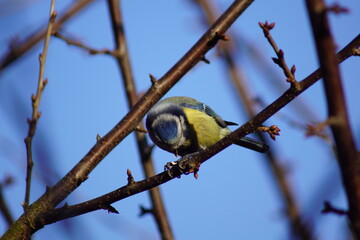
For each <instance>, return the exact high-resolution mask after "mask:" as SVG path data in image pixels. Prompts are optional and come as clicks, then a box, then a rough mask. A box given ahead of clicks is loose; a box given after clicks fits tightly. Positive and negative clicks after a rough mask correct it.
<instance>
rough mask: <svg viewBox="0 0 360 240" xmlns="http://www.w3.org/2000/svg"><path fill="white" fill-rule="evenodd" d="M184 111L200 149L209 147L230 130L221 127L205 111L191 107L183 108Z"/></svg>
mask: <svg viewBox="0 0 360 240" xmlns="http://www.w3.org/2000/svg"><path fill="white" fill-rule="evenodd" d="M184 112H185V114H186V117H187V120H188V122H189V124H190V126H191V127H192V128H193V129H192V130H193V131H194V132H195V133H196V137H197V140H198V144H199V147H200V148H202V149H205V148H207V147H210V146H211V145H213V144H215V143H216V142H218V141H219V140H220V139H222V138H223V137H225V136H226V135H228V134H229V133H230V132H231V131H230V130H229V129H228V128H221V127H220V126H219V125H218V124H217V123H216V121H215V119H214V118H213V117H211V116H209V115H207V114H206V113H203V112H201V111H198V110H195V109H191V108H184Z"/></svg>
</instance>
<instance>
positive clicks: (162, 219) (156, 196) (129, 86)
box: [108, 0, 174, 240]
mask: <svg viewBox="0 0 360 240" xmlns="http://www.w3.org/2000/svg"><path fill="white" fill-rule="evenodd" d="M108 5H109V11H110V14H111V23H112V29H113V32H114V39H115V42H116V49H115V51H114V52H116V53H118V55H117V56H116V61H117V63H118V66H119V69H120V71H121V75H122V79H123V84H124V89H125V92H126V96H127V100H128V105H129V108H130V109H131V108H132V107H133V106H134V105H135V104H136V102H137V101H138V97H137V93H136V92H137V91H136V86H135V82H134V77H133V76H134V75H133V73H132V70H131V65H130V57H129V54H128V49H127V43H126V39H125V30H124V23H123V20H122V16H121V11H120V5H119V1H118V0H108ZM137 128H138V129H139V128H140V129H141V128H142V129H144V126H143V124H142V123H140V125H139V126H137ZM135 136H136V143H137V146H138V151H139V153H140V156H141V165H142V167H143V171H144V174H145V177H146V178H149V177H151V176H154V175H155V168H154V164H153V159H152V157H151V154H149V152H148V151H147V150H148V149H149V148H150V146H149V144H148V142H147V140H146V136H145V134H144V132H140V131H136V132H135ZM149 195H150V199H151V204H152V211H151V213H152V215H153V216H154V218H155V221H156V224H157V226H158V229H159V232H160V235H161V238H162V239H164V240H171V239H174V236H173V233H172V229H171V226H170V221H169V218H168V217H167V213H166V209H165V206H164V203H163V200H162V196H161V193H160V189H159V188H152V189H150V191H149Z"/></svg>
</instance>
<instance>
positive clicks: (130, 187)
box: [34, 35, 360, 226]
mask: <svg viewBox="0 0 360 240" xmlns="http://www.w3.org/2000/svg"><path fill="white" fill-rule="evenodd" d="M359 46H360V35H359V36H357V37H356V38H355V39H354V40H353V41H352V42H350V43H349V44H348V45H347V46H346V47H345V48H343V49H342V50H341V51H340V52H339V53H338V59H341V60H339V62H342V61H343V60H345V59H347V58H349V57H350V56H352V55H354V52H355V51H356V50H358V48H359ZM321 77H322V75H321V72H320V70H319V69H318V70H316V71H314V72H313V73H312V74H311V75H309V76H308V77H307V78H305V79H304V80H303V81H301V82H300V89H299V91H296V92H293V91H294V89H292V88H290V89H289V90H288V91H287V92H285V93H284V94H283V95H282V96H280V97H279V98H278V99H277V100H275V101H274V102H273V103H272V104H271V105H269V106H268V107H267V108H266V109H264V110H263V111H262V112H260V113H259V114H257V115H256V116H255V117H254V118H252V119H251V120H249V121H248V122H247V123H245V124H244V125H242V126H241V127H239V128H238V129H237V130H236V131H234V132H233V133H231V134H230V135H228V136H227V137H225V138H223V139H222V140H221V141H219V142H218V143H216V144H215V145H213V146H211V147H209V148H207V149H206V150H204V151H201V152H199V153H197V154H194V155H191V157H190V159H188V160H187V163H188V165H190V166H191V165H193V163H195V165H196V164H197V163H203V162H205V161H206V160H207V159H209V158H210V157H211V156H213V155H215V154H216V153H218V152H220V151H221V150H223V149H225V148H226V147H227V146H229V145H231V143H232V141H233V139H238V138H239V137H242V136H245V135H246V133H249V132H252V131H254V129H255V128H256V125H255V124H259V122H263V121H266V120H267V119H268V118H270V117H271V116H272V115H273V114H274V113H276V112H277V111H279V110H280V109H281V108H282V107H284V106H285V105H286V104H288V103H290V102H291V101H292V100H293V99H294V98H295V97H296V96H298V95H299V94H301V93H302V92H304V91H305V90H306V89H307V88H309V87H310V86H311V85H312V84H314V83H315V82H317V81H318V80H319V79H320V78H321ZM186 158H189V157H188V155H186V156H184V157H183V158H182V159H186ZM181 174H183V172H181V171H180V170H179V168H178V166H175V167H173V168H171V169H170V170H169V171H167V172H162V173H159V174H157V175H155V176H152V177H150V178H147V179H145V180H142V181H138V182H133V181H131V182H130V183H129V184H127V185H126V186H124V187H121V188H119V189H117V190H115V191H113V192H110V193H107V194H105V195H103V196H100V197H97V198H95V199H92V200H89V201H87V202H83V203H79V204H76V205H71V206H69V205H65V206H63V207H61V208H57V209H53V210H50V211H48V212H47V213H44V214H42V215H41V216H40V217H39V218H37V219H36V221H39V222H34V224H35V225H36V226H37V225H42V224H51V223H54V222H57V221H60V220H63V219H66V218H70V217H75V216H78V215H81V214H85V213H88V212H91V211H95V210H100V209H103V206H108V205H110V204H112V203H114V202H117V201H119V200H122V199H125V198H127V197H130V196H132V195H135V194H137V193H140V192H143V191H146V190H149V189H151V188H153V187H157V186H159V185H160V184H163V183H166V182H168V181H170V180H172V179H174V178H176V177H179V176H181Z"/></svg>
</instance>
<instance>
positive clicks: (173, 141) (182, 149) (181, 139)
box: [146, 97, 269, 156]
mask: <svg viewBox="0 0 360 240" xmlns="http://www.w3.org/2000/svg"><path fill="white" fill-rule="evenodd" d="M228 125H236V124H235V123H232V122H228V121H224V120H223V119H222V118H221V117H220V116H219V115H218V114H217V113H216V112H214V110H212V109H211V108H210V107H209V106H207V105H205V104H204V103H201V102H199V101H197V100H195V99H193V98H189V97H170V98H166V99H164V100H162V101H160V102H158V103H157V104H155V105H154V106H153V107H152V108H151V109H150V111H149V113H148V115H147V118H146V128H147V130H148V132H149V135H150V138H151V140H152V141H153V142H154V143H155V144H156V145H157V146H159V147H160V148H162V149H164V150H165V151H168V152H170V153H173V154H175V156H178V155H180V156H184V155H186V154H190V153H194V152H197V151H200V150H203V149H206V148H208V147H210V146H211V145H213V144H215V143H216V142H218V141H219V140H221V139H222V138H223V137H225V136H226V135H228V134H230V133H231V131H230V129H229V128H228V127H227V126H228ZM234 143H235V144H237V145H240V146H242V147H246V148H249V149H252V150H254V151H257V152H261V153H265V152H266V151H267V150H268V148H269V147H268V145H266V144H264V143H260V142H257V141H256V140H254V139H251V138H248V137H243V138H241V139H239V140H237V141H236V142H234Z"/></svg>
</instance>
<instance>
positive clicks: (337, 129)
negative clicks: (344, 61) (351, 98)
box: [306, 0, 360, 239]
mask: <svg viewBox="0 0 360 240" xmlns="http://www.w3.org/2000/svg"><path fill="white" fill-rule="evenodd" d="M306 4H307V9H308V13H309V17H310V20H311V25H312V30H313V34H314V38H315V43H316V48H317V53H318V59H319V63H320V67H321V71H322V73H323V75H324V81H323V82H324V88H325V93H326V99H327V104H328V115H329V119H330V120H331V122H332V124H331V130H332V133H333V136H334V139H335V144H336V149H337V153H338V161H339V165H340V168H341V172H342V178H343V182H344V185H345V190H346V193H347V198H348V204H349V214H348V215H349V218H350V222H351V225H352V228H353V230H354V231H353V232H354V234H355V237H356V239H360V204H359V203H360V157H359V155H358V153H357V150H356V146H355V141H354V137H353V135H352V131H351V126H350V123H349V119H348V113H347V107H346V102H345V96H344V91H343V86H342V82H341V76H340V71H339V67H338V61H337V58H336V55H335V43H334V40H333V37H332V34H331V29H330V26H329V22H328V19H327V12H328V9H327V7H326V6H325V3H324V2H323V1H322V0H307V1H306Z"/></svg>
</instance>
